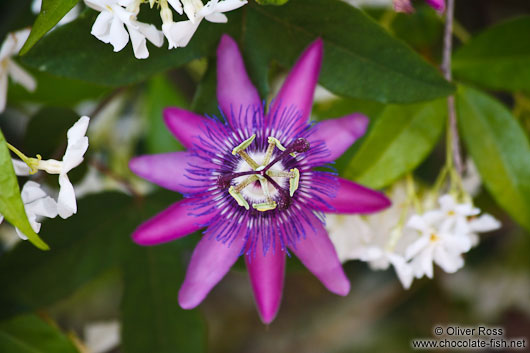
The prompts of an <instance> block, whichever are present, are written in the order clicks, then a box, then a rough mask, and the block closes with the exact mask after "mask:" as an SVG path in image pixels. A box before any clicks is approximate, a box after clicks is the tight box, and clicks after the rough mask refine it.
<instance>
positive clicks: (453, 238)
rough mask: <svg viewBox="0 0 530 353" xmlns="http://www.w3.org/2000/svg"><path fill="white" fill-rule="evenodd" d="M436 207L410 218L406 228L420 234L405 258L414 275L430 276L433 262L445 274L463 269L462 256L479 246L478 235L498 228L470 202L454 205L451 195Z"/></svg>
mask: <svg viewBox="0 0 530 353" xmlns="http://www.w3.org/2000/svg"><path fill="white" fill-rule="evenodd" d="M438 203H439V205H440V207H439V208H437V209H434V210H430V211H427V212H425V213H424V214H422V215H413V216H412V217H411V218H410V219H409V221H408V223H407V227H408V228H411V229H414V230H416V231H418V232H419V233H420V237H419V238H418V239H417V240H416V241H414V242H413V243H411V244H410V245H409V246H408V247H407V249H406V259H407V260H410V261H411V266H412V268H413V270H414V276H415V277H416V278H421V277H423V276H424V275H425V276H427V277H429V278H432V277H433V263H435V264H437V265H438V266H440V267H441V268H442V269H443V270H444V271H445V272H447V273H454V272H456V271H458V270H459V269H460V268H462V267H463V266H464V259H463V257H462V255H463V254H464V253H466V252H468V251H469V250H470V249H471V248H472V247H473V246H475V245H477V244H478V235H477V233H482V232H487V231H491V230H494V229H497V228H499V227H500V223H499V222H498V221H497V220H496V219H495V218H493V217H492V216H491V215H488V214H483V215H481V216H480V217H478V218H477V217H476V215H478V214H479V213H480V210H479V209H478V208H475V207H473V205H472V204H471V203H457V202H456V200H455V199H454V198H453V196H451V195H443V196H442V197H440V199H439V200H438Z"/></svg>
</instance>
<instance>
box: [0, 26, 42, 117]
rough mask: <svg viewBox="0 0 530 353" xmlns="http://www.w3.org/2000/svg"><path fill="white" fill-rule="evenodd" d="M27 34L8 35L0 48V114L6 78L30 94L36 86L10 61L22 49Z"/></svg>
mask: <svg viewBox="0 0 530 353" xmlns="http://www.w3.org/2000/svg"><path fill="white" fill-rule="evenodd" d="M29 33H30V30H29V29H23V30H20V31H17V32H12V33H9V34H8V35H7V37H6V39H5V40H4V42H3V43H2V47H1V48H0V113H1V112H3V111H4V109H5V106H6V99H7V85H8V77H11V79H12V80H13V81H15V82H17V83H19V84H20V85H22V86H23V87H24V88H26V89H27V90H28V91H31V92H32V91H34V90H35V88H36V86H37V83H36V82H35V79H34V78H33V77H32V76H31V75H30V74H29V73H28V72H27V71H26V70H24V69H23V68H22V67H21V66H20V65H18V64H17V63H16V62H15V61H14V60H13V59H12V58H13V57H14V56H16V55H18V52H19V51H20V49H22V46H23V45H24V43H25V42H26V40H27V39H28V36H29Z"/></svg>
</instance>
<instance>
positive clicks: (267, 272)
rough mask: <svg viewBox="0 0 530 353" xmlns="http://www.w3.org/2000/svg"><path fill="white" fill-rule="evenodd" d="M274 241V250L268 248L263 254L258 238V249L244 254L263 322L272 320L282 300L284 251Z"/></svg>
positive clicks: (267, 322)
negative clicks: (249, 253)
mask: <svg viewBox="0 0 530 353" xmlns="http://www.w3.org/2000/svg"><path fill="white" fill-rule="evenodd" d="M260 239H261V238H260ZM276 243H277V246H276V249H275V250H274V251H273V250H272V249H269V250H268V251H267V254H266V255H263V252H262V251H261V250H262V245H261V240H260V241H259V242H258V245H257V249H258V250H257V251H256V252H255V253H253V254H251V255H247V256H245V261H246V263H247V269H248V274H249V277H250V283H251V284H252V290H253V291H254V299H255V301H256V305H257V307H258V311H259V313H260V317H261V321H263V323H264V324H269V323H271V322H272V320H274V318H275V317H276V314H277V313H278V309H279V308H280V303H281V301H282V292H283V281H284V277H285V252H284V251H282V250H281V249H280V247H279V242H278V241H277V242H276Z"/></svg>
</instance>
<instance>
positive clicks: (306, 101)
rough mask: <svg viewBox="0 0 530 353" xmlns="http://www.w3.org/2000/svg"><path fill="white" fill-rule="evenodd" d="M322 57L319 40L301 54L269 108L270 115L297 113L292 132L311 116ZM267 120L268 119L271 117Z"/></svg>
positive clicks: (321, 46)
mask: <svg viewBox="0 0 530 353" xmlns="http://www.w3.org/2000/svg"><path fill="white" fill-rule="evenodd" d="M322 55H323V42H322V39H320V38H319V39H317V40H315V41H314V42H313V43H311V45H310V46H309V47H308V48H307V49H306V50H305V51H304V52H303V53H302V55H301V56H300V58H299V59H298V61H297V62H296V64H295V65H294V67H293V68H292V70H291V72H290V73H289V75H288V76H287V79H286V80H285V82H284V83H283V86H282V88H281V89H280V92H279V93H278V95H277V96H276V98H275V100H274V101H273V104H272V106H271V109H270V111H271V112H272V113H274V112H278V113H279V114H281V112H282V111H283V110H284V109H290V108H294V109H296V110H297V111H298V117H297V118H296V119H295V121H294V122H293V126H292V129H293V130H295V129H296V128H298V127H300V126H302V125H305V124H306V123H307V121H308V119H309V115H310V114H311V107H312V106H313V96H314V94H315V87H316V85H317V80H318V74H319V72H320V67H321V66H322ZM268 118H269V119H270V118H271V116H268Z"/></svg>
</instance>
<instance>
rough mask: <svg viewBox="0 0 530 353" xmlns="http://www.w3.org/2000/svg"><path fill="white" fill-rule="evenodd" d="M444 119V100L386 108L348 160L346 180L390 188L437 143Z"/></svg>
mask: <svg viewBox="0 0 530 353" xmlns="http://www.w3.org/2000/svg"><path fill="white" fill-rule="evenodd" d="M446 117H447V102H446V101H445V100H443V99H441V100H437V101H432V102H429V103H423V104H414V105H391V106H388V107H387V108H385V110H384V111H383V112H382V113H381V115H380V116H378V117H377V120H376V121H375V123H374V124H373V126H372V127H371V129H370V131H369V132H368V134H367V136H366V138H365V140H364V142H363V144H362V145H361V147H360V148H359V150H358V151H357V153H356V154H355V156H354V157H353V159H352V160H351V161H350V163H349V167H348V168H347V169H346V177H348V178H351V179H353V180H355V181H358V182H359V183H361V184H363V185H367V186H369V187H372V188H376V189H379V188H382V187H385V186H387V185H390V184H391V183H392V182H394V181H395V180H397V179H399V178H400V177H402V176H403V175H404V174H406V173H407V172H410V171H412V170H414V169H415V168H416V167H417V166H418V165H419V164H420V163H421V162H422V161H423V160H424V159H425V157H426V156H427V155H428V154H429V152H430V151H431V150H432V149H433V147H434V146H435V144H436V142H437V141H438V139H439V137H440V135H441V133H442V131H443V127H444V122H445V121H446Z"/></svg>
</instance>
